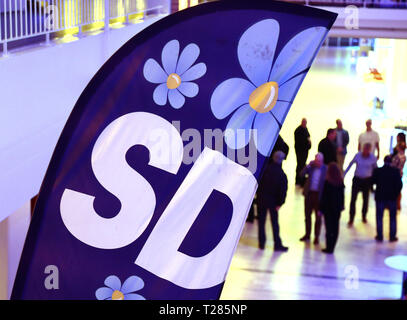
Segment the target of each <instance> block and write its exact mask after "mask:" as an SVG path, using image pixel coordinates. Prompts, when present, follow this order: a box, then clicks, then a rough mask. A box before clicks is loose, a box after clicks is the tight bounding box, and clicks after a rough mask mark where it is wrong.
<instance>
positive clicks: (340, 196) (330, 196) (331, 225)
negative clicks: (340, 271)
mask: <svg viewBox="0 0 407 320" xmlns="http://www.w3.org/2000/svg"><path fill="white" fill-rule="evenodd" d="M344 198H345V185H344V184H343V178H342V172H341V170H340V168H339V166H338V165H337V164H336V163H335V162H331V163H330V164H329V165H328V169H327V172H326V180H325V184H324V189H323V191H322V196H321V201H320V210H321V212H322V214H323V216H324V221H325V229H326V248H325V249H323V250H322V251H323V252H324V253H333V252H334V249H335V245H336V242H337V240H338V235H339V220H340V218H341V212H342V210H343V209H344Z"/></svg>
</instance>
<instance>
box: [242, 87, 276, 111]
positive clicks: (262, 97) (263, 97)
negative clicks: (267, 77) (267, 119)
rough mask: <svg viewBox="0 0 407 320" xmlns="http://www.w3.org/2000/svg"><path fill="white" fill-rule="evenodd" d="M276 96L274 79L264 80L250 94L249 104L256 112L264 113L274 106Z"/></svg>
mask: <svg viewBox="0 0 407 320" xmlns="http://www.w3.org/2000/svg"><path fill="white" fill-rule="evenodd" d="M277 97H278V83H277V82H274V81H270V82H266V83H263V84H262V85H261V86H260V87H258V88H256V89H255V90H254V91H253V92H252V93H251V94H250V97H249V105H250V107H252V108H253V109H254V110H256V111H257V112H260V113H266V112H269V111H270V110H271V109H272V108H273V107H274V106H275V104H276V102H277Z"/></svg>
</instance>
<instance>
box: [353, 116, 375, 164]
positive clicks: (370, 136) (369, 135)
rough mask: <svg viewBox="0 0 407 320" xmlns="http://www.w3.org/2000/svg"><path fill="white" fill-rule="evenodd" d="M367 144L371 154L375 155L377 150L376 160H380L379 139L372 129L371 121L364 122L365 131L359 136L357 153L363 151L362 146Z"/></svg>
mask: <svg viewBox="0 0 407 320" xmlns="http://www.w3.org/2000/svg"><path fill="white" fill-rule="evenodd" d="M367 143H369V144H370V145H371V148H372V153H373V154H375V153H376V150H377V159H379V158H380V146H379V143H380V138H379V134H378V133H377V132H376V131H374V130H373V129H372V119H368V120H367V121H366V131H365V132H363V133H361V134H360V135H359V144H358V151H362V150H363V146H364V145H365V144H367Z"/></svg>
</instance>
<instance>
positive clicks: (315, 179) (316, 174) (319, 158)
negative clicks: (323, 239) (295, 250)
mask: <svg viewBox="0 0 407 320" xmlns="http://www.w3.org/2000/svg"><path fill="white" fill-rule="evenodd" d="M301 175H303V176H305V175H307V176H308V179H307V182H306V183H305V185H304V191H303V194H304V209H305V235H304V236H303V237H302V238H301V239H300V241H306V242H308V241H309V240H310V237H311V229H312V212H313V211H314V212H315V227H314V234H315V239H314V244H319V234H320V232H321V213H320V211H319V201H320V198H321V195H322V191H323V187H324V182H325V175H326V165H325V164H324V156H323V154H322V153H317V154H316V156H315V159H314V160H313V161H311V162H310V163H309V164H308V165H307V166H306V167H305V168H304V169H303V170H302V172H301Z"/></svg>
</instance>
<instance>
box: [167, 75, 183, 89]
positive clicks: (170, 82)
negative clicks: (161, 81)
mask: <svg viewBox="0 0 407 320" xmlns="http://www.w3.org/2000/svg"><path fill="white" fill-rule="evenodd" d="M180 84H181V78H180V76H179V75H177V74H176V73H171V74H170V75H169V76H168V78H167V87H168V89H176V88H178V87H179V85H180Z"/></svg>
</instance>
